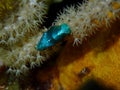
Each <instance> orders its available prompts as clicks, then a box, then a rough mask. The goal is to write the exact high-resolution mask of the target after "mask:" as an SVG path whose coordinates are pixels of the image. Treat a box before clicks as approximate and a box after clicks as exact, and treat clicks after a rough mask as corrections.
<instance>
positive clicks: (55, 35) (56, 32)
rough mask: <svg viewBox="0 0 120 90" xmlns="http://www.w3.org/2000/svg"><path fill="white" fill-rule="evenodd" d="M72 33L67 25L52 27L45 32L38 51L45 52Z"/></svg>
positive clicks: (37, 47)
mask: <svg viewBox="0 0 120 90" xmlns="http://www.w3.org/2000/svg"><path fill="white" fill-rule="evenodd" d="M70 32H71V31H70V28H69V26H68V25H67V24H65V23H63V24H62V25H60V26H52V27H51V28H50V29H49V30H48V31H47V32H44V34H43V36H42V37H41V39H40V41H39V42H38V44H37V46H36V49H37V50H44V49H46V48H48V47H51V46H53V45H54V44H56V43H58V42H59V41H60V40H62V39H63V38H64V37H65V36H66V35H68V34H70Z"/></svg>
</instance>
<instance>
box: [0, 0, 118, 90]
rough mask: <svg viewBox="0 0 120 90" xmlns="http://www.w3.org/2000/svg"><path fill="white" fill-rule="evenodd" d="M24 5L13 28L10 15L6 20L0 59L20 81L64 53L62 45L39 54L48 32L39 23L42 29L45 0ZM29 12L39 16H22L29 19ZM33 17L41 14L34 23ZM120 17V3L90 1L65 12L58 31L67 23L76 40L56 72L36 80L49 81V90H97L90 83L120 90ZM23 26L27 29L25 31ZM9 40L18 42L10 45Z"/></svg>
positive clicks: (42, 73) (1, 33)
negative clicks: (44, 36) (41, 40)
mask: <svg viewBox="0 0 120 90" xmlns="http://www.w3.org/2000/svg"><path fill="white" fill-rule="evenodd" d="M33 1H34V2H33ZM22 3H24V4H21V5H22V6H24V7H22V8H21V9H19V8H18V9H19V12H18V13H17V14H16V11H15V14H14V15H15V18H14V20H13V19H12V21H13V22H11V24H10V25H9V26H10V27H8V23H7V22H9V21H10V20H11V19H10V20H9V19H8V17H9V16H5V18H7V21H4V22H3V23H2V21H0V29H1V30H0V46H1V47H0V60H1V62H2V63H3V65H4V66H6V67H8V69H7V72H9V73H15V76H19V77H21V75H22V74H23V73H24V74H27V73H26V72H27V71H28V70H30V69H35V67H36V66H41V62H42V61H46V60H47V59H49V58H50V56H51V55H53V54H54V53H55V52H57V51H58V50H57V49H59V46H55V47H54V46H53V47H51V48H49V49H46V50H44V51H37V50H36V49H35V45H36V43H38V41H39V40H40V38H41V37H42V34H43V31H45V29H40V30H39V28H40V27H39V28H38V26H39V25H38V24H40V25H41V27H42V21H43V18H44V16H45V8H44V5H43V4H42V3H43V2H42V1H37V0H28V1H25V2H24V1H22ZM39 4H40V6H41V4H42V5H43V7H42V8H40V6H39ZM0 5H1V4H0ZM30 5H32V6H30ZM33 5H35V7H34V6H33ZM0 7H1V6H0ZM23 8H27V9H28V8H32V9H34V10H35V11H32V12H31V13H30V14H29V13H28V16H25V17H26V18H27V19H26V18H23V17H24V16H22V15H27V14H23V13H25V12H27V11H24V10H25V9H23ZM10 9H11V8H10ZM22 10H23V11H22ZM28 10H29V9H28ZM30 11H31V10H30ZM38 11H39V12H38ZM28 12H29V11H28ZM40 12H42V14H41V13H40ZM46 13H47V12H46ZM18 14H19V15H18ZM32 15H33V16H34V15H35V17H32V19H34V20H35V22H32V21H33V20H31V19H30V18H31V16H32ZM37 15H39V16H37ZM10 17H12V16H10ZM119 17H120V1H119V0H101V1H99V0H89V1H85V2H84V3H83V4H81V5H77V7H74V6H72V7H68V9H64V12H63V14H62V13H61V14H60V15H59V16H58V17H57V19H56V20H55V22H53V25H52V26H54V25H61V24H62V23H66V24H68V25H69V26H70V29H71V35H70V36H68V37H67V39H68V40H67V43H66V45H65V47H64V48H63V50H62V51H61V52H60V55H59V56H58V57H57V59H56V63H55V64H54V65H53V66H51V67H50V68H49V67H45V68H49V69H45V70H44V69H43V70H41V69H40V70H38V71H37V72H38V73H37V74H36V75H35V78H37V81H38V82H41V81H43V82H48V81H49V87H48V88H47V87H46V89H45V90H93V89H91V87H89V89H86V87H88V86H87V85H88V84H89V82H90V83H91V82H95V83H97V82H98V84H97V85H98V86H103V87H104V88H103V89H104V90H119V89H120V86H119V84H120V77H119V76H120V73H119V72H120V70H119V68H120V57H119V56H120V55H119V53H120V47H119V46H120V30H119V29H120V25H119V24H120V18H119ZM16 19H17V20H21V19H22V22H19V21H16ZM1 20H2V18H1ZM29 20H30V21H29ZM13 24H15V27H13ZM28 24H29V25H30V26H29V25H28ZM6 25H7V27H6ZM11 25H12V26H11ZM20 25H22V26H20ZM27 25H28V26H27ZM26 26H27V27H26ZM19 27H20V28H19ZM23 27H25V28H24V29H22V28H23ZM6 29H8V31H7V30H6ZM29 30H30V31H29ZM34 30H35V32H34ZM32 32H33V33H32ZM7 35H8V36H7ZM17 35H18V36H19V35H23V36H20V37H18V38H17ZM11 38H12V39H11ZM9 40H12V42H10V43H9ZM14 40H15V41H14ZM19 40H20V42H21V43H19ZM79 43H80V44H79ZM76 45H77V46H76ZM78 45H79V46H78ZM56 47H57V49H56ZM3 52H4V53H3ZM46 62H47V61H46ZM53 62H54V61H53ZM28 74H29V73H28ZM99 83H101V84H99ZM102 83H103V84H102ZM17 85H18V83H17ZM17 85H16V86H17ZM93 86H94V85H93ZM17 88H18V87H17ZM98 89H99V87H98ZM8 90H9V89H8ZM33 90H34V89H33Z"/></svg>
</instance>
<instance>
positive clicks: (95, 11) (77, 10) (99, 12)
mask: <svg viewBox="0 0 120 90" xmlns="http://www.w3.org/2000/svg"><path fill="white" fill-rule="evenodd" d="M115 3H117V4H120V1H119V0H89V1H86V0H85V1H84V2H83V4H78V5H77V6H71V7H67V8H66V9H64V11H63V13H60V14H59V15H58V17H57V19H56V20H55V22H54V23H53V25H54V24H55V25H60V24H61V23H67V24H68V25H69V26H70V28H71V31H72V35H73V37H74V43H73V44H77V45H78V43H82V41H83V40H84V39H85V38H86V37H87V36H90V35H92V34H93V33H95V31H96V29H98V28H99V27H101V26H103V25H105V27H106V28H107V27H109V26H110V23H111V22H112V21H113V20H115V19H117V18H119V16H120V15H119V14H120V7H117V6H115ZM118 6H119V5H118ZM111 16H112V17H111ZM111 18H112V19H111Z"/></svg>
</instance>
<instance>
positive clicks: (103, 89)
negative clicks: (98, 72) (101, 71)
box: [77, 79, 115, 90]
mask: <svg viewBox="0 0 120 90" xmlns="http://www.w3.org/2000/svg"><path fill="white" fill-rule="evenodd" d="M77 90H115V89H114V88H113V87H110V86H105V84H104V83H103V82H100V81H98V80H96V79H90V80H88V81H86V82H85V83H84V84H83V85H81V86H80V88H78V89H77Z"/></svg>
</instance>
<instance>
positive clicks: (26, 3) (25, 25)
mask: <svg viewBox="0 0 120 90" xmlns="http://www.w3.org/2000/svg"><path fill="white" fill-rule="evenodd" d="M7 1H9V0H2V1H0V3H2V2H4V3H6V2H7ZM9 3H18V4H17V5H18V6H16V8H17V7H19V8H17V10H15V12H12V13H10V14H11V15H9V18H5V17H4V18H5V20H4V22H3V21H0V45H1V46H2V45H6V46H9V47H10V46H11V45H13V44H15V43H17V42H20V40H22V42H23V39H24V38H25V37H29V36H30V35H31V34H34V33H36V30H38V25H40V24H42V22H43V18H44V15H45V12H46V11H45V9H46V6H45V5H44V4H43V2H42V1H37V0H21V1H18V2H17V1H14V0H11V1H10V2H7V3H6V4H9ZM10 5H11V4H10ZM10 5H8V7H12V6H10ZM12 5H16V4H12ZM5 6H6V5H5ZM5 6H4V7H3V8H5ZM13 9H15V8H13ZM1 10H2V7H1ZM8 10H9V9H8ZM8 10H6V11H5V10H3V11H4V12H1V13H6V12H8ZM1 18H2V17H1Z"/></svg>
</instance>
